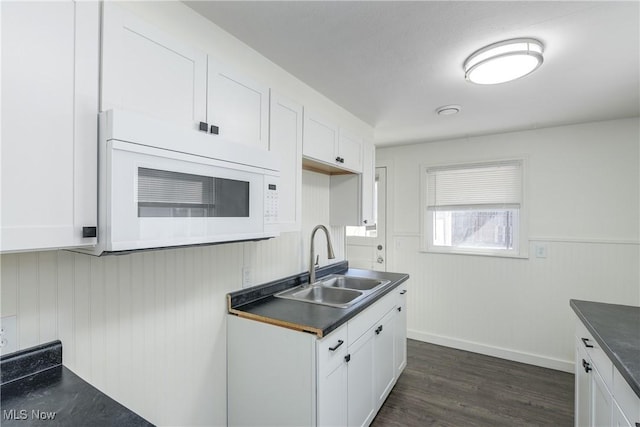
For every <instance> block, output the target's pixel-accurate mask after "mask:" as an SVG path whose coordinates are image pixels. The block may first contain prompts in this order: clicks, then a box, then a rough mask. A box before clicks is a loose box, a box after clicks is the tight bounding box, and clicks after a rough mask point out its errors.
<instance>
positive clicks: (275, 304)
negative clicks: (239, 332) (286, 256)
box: [228, 261, 409, 337]
mask: <svg viewBox="0 0 640 427" xmlns="http://www.w3.org/2000/svg"><path fill="white" fill-rule="evenodd" d="M332 273H335V274H345V275H351V276H358V277H369V278H374V279H381V280H389V281H390V283H388V284H387V285H385V286H384V287H382V288H381V289H380V290H378V291H376V292H375V293H373V294H371V295H369V296H368V297H366V298H364V299H362V300H361V301H360V302H358V303H356V304H354V305H353V306H351V307H348V308H335V307H329V306H325V305H319V304H310V303H307V302H303V301H295V300H290V299H282V298H276V297H274V296H273V295H274V294H275V293H277V292H280V291H282V290H284V289H288V288H291V287H295V286H298V285H300V284H302V283H305V282H307V281H308V276H309V275H308V273H302V274H300V275H297V276H291V277H287V278H285V279H282V280H276V281H273V282H270V283H267V284H265V285H261V286H259V287H255V288H249V289H246V290H242V291H237V292H233V293H231V294H228V300H229V311H230V313H233V314H237V315H240V316H243V315H244V316H245V317H250V318H253V319H255V320H261V321H264V322H267V323H274V324H280V325H282V326H286V325H290V326H292V325H295V326H296V327H294V329H298V330H302V331H307V332H311V333H315V334H317V335H318V336H319V337H323V336H325V335H327V334H329V333H331V332H332V331H334V330H335V329H337V328H338V327H339V326H341V325H342V324H344V323H345V322H347V321H348V320H349V319H351V318H353V317H354V316H355V315H357V314H358V313H360V312H361V311H363V310H364V309H365V308H367V307H369V306H370V305H371V304H373V303H374V302H376V301H377V300H379V299H380V298H382V297H383V296H384V295H386V294H388V293H389V292H391V291H392V290H393V289H395V288H396V287H398V286H399V285H400V284H401V283H403V282H405V281H406V280H407V279H408V278H409V275H408V274H402V273H387V272H380V271H371V270H360V269H355V268H349V267H348V263H347V262H346V261H343V262H341V263H337V264H332V265H330V266H327V267H324V268H323V269H320V270H318V273H317V277H318V278H321V277H323V276H326V275H328V274H332ZM292 327H293V326H292Z"/></svg>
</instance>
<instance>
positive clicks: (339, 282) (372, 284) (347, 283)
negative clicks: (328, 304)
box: [321, 274, 389, 291]
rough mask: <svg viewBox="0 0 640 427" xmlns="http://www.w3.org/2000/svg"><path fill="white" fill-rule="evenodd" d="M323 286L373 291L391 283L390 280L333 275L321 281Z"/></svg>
mask: <svg viewBox="0 0 640 427" xmlns="http://www.w3.org/2000/svg"><path fill="white" fill-rule="evenodd" d="M321 283H322V286H326V287H330V288H344V289H356V290H359V291H372V290H374V289H376V288H378V287H381V286H384V285H386V284H387V283H389V280H378V279H370V278H368V277H355V276H343V275H341V274H332V275H330V276H326V277H323V278H322V279H321Z"/></svg>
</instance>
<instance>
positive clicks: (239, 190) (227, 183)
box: [138, 168, 249, 218]
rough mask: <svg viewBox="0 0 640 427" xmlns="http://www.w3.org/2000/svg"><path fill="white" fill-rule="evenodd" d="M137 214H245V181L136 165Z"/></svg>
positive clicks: (187, 215)
mask: <svg viewBox="0 0 640 427" xmlns="http://www.w3.org/2000/svg"><path fill="white" fill-rule="evenodd" d="M138 217H146V218H162V217H194V218H205V217H234V218H236V217H237V218H241V217H249V182H246V181H238V180H231V179H225V178H216V177H211V176H202V175H193V174H187V173H181V172H172V171H164V170H158V169H150V168H138Z"/></svg>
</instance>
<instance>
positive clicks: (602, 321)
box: [570, 299, 640, 398]
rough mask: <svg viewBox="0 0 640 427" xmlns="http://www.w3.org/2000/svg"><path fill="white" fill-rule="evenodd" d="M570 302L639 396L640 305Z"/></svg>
mask: <svg viewBox="0 0 640 427" xmlns="http://www.w3.org/2000/svg"><path fill="white" fill-rule="evenodd" d="M570 305H571V308H573V311H575V313H576V314H577V316H578V318H579V319H580V320H581V321H582V323H584V325H585V327H586V328H587V330H588V331H589V332H590V333H591V334H592V335H593V338H594V339H595V340H596V341H597V342H598V344H599V345H600V347H602V349H603V350H604V352H605V353H606V355H607V356H608V357H609V359H611V361H612V362H613V365H614V366H615V368H616V369H617V370H618V371H619V372H620V374H621V375H622V377H623V378H624V379H625V380H626V381H627V383H628V384H629V386H630V387H631V389H632V390H633V391H634V392H635V393H636V395H637V396H638V397H639V398H640V307H633V306H628V305H618V304H605V303H600V302H591V301H580V300H573V299H572V300H571V301H570Z"/></svg>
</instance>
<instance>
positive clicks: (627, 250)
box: [376, 118, 640, 372]
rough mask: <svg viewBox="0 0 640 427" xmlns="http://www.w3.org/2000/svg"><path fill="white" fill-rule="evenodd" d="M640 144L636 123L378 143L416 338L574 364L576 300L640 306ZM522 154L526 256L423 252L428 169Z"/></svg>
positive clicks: (394, 266) (394, 246)
mask: <svg viewBox="0 0 640 427" xmlns="http://www.w3.org/2000/svg"><path fill="white" fill-rule="evenodd" d="M639 147H640V135H639V120H638V119H637V118H634V119H624V120H612V121H605V122H597V123H587V124H583V125H572V126H561V127H555V128H547V129H538V130H533V131H524V132H513V133H505V134H499V135H487V136H482V137H474V138H467V139H460V140H452V141H439V142H433V143H424V144H416V145H407V146H400V147H389V148H383V149H379V150H378V151H377V153H376V154H377V159H378V164H379V165H384V166H387V168H388V192H387V200H388V203H389V210H388V212H389V213H388V216H389V219H388V224H389V225H388V248H389V253H388V254H387V257H388V260H389V270H391V271H400V272H404V273H409V274H410V275H411V279H410V282H409V289H410V295H409V297H408V300H407V304H408V310H409V311H408V329H409V331H408V334H409V337H410V338H415V339H419V340H423V341H429V342H434V343H436V344H442V345H447V346H451V347H456V348H461V349H465V350H470V351H475V352H479V353H484V354H489V355H493V356H498V357H503V358H507V359H512V360H517V361H522V362H526V363H531V364H536V365H540V366H545V367H550V368H554V369H560V370H565V371H569V372H571V371H573V360H574V356H573V352H574V349H573V336H574V322H573V311H572V310H571V308H570V307H569V300H570V299H572V298H573V299H583V300H592V301H601V302H609V303H617V304H627V305H636V306H637V305H640V271H639V264H640V246H639V243H638V241H639V225H640V221H639V218H640V213H639V195H640V157H639V156H640V149H639ZM517 157H524V158H525V159H527V161H528V164H527V166H528V168H527V171H526V176H525V178H526V183H527V186H526V188H525V191H526V199H525V200H526V202H527V209H528V213H529V238H530V244H529V246H530V247H529V258H528V259H509V258H496V257H483V256H467V255H445V254H431V253H425V252H421V251H420V247H421V244H420V243H421V236H420V217H421V213H420V206H419V201H420V182H419V177H420V173H419V171H420V165H422V164H435V165H437V164H447V163H464V162H474V161H481V160H491V159H502V158H517ZM536 245H545V246H546V247H547V256H546V258H536V256H535V254H536V252H535V247H536Z"/></svg>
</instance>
